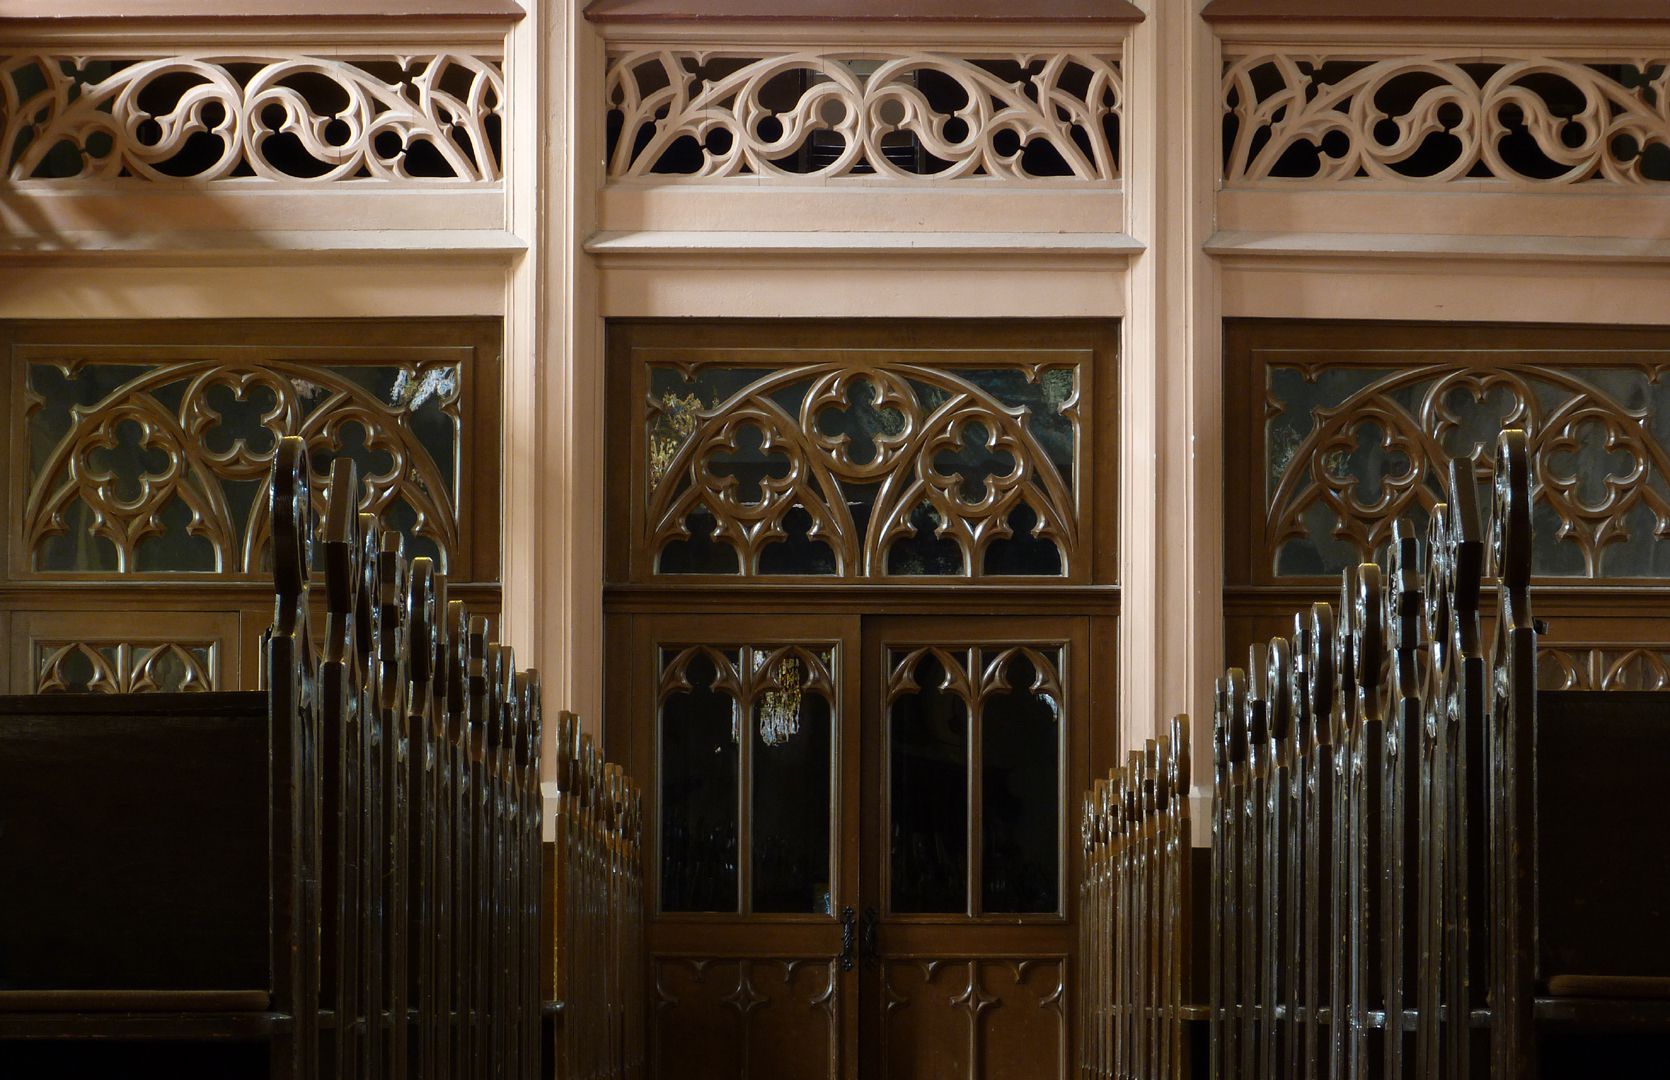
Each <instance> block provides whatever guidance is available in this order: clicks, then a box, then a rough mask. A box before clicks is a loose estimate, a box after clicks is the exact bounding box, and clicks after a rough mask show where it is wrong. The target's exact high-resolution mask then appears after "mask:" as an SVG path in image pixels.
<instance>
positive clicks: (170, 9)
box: [0, 0, 526, 26]
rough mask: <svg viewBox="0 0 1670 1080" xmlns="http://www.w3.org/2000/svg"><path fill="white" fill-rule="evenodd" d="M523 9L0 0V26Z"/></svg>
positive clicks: (457, 0) (472, 4) (374, 2)
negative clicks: (12, 24) (13, 24)
mask: <svg viewBox="0 0 1670 1080" xmlns="http://www.w3.org/2000/svg"><path fill="white" fill-rule="evenodd" d="M525 14H526V12H525V11H523V9H522V7H521V5H520V4H517V3H516V2H515V0H0V26H4V25H6V24H11V23H33V24H49V25H64V24H71V23H86V22H110V23H120V24H136V23H150V22H157V21H178V20H186V21H201V20H205V19H214V20H217V21H225V20H232V21H236V22H275V21H279V20H307V21H309V22H318V21H329V22H341V21H351V22H365V21H373V20H407V21H413V22H423V21H434V20H454V19H463V20H469V21H478V22H479V21H491V22H500V23H506V24H508V23H513V22H515V21H517V20H518V19H521V18H522V17H523V16H524V15H525Z"/></svg>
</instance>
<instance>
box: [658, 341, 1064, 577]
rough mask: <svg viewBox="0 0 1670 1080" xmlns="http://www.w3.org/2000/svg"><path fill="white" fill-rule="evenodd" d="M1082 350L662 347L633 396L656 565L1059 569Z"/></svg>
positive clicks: (755, 571)
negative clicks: (763, 355) (946, 352)
mask: <svg viewBox="0 0 1670 1080" xmlns="http://www.w3.org/2000/svg"><path fill="white" fill-rule="evenodd" d="M1081 375H1082V372H1081V370H1080V367H1079V365H1077V364H1076V363H1061V364H1051V363H1039V364H1027V365H1014V366H1007V367H1005V366H990V367H987V366H984V365H982V366H979V367H975V366H969V367H961V366H957V367H953V366H943V367H935V366H928V365H926V364H918V363H907V362H899V363H892V362H885V361H879V362H878V361H870V360H866V359H863V358H862V357H860V356H858V355H856V354H854V356H853V358H852V359H851V360H847V361H827V362H817V363H806V364H795V365H792V366H787V367H781V368H760V367H749V366H744V365H731V364H695V363H690V364H666V365H655V366H653V367H651V369H650V371H649V388H648V390H649V392H648V397H647V400H645V401H644V404H643V408H644V412H643V414H642V416H643V419H642V425H643V427H642V431H643V439H644V453H645V457H644V459H643V460H644V462H645V472H646V473H647V476H646V478H645V483H644V490H645V491H646V493H647V500H646V501H647V507H646V516H645V521H646V525H647V527H648V530H649V541H650V542H649V545H648V547H649V549H650V550H651V551H653V552H654V554H655V560H656V562H655V570H656V572H657V573H661V574H724V575H743V576H757V575H818V576H836V577H849V578H879V577H936V576H961V577H985V576H1040V575H1042V576H1062V575H1066V574H1068V573H1070V572H1071V568H1072V565H1073V560H1074V556H1075V552H1076V550H1077V548H1078V543H1079V513H1078V492H1077V486H1076V484H1077V474H1078V473H1079V471H1080V468H1081V464H1082V463H1081V462H1080V451H1079V443H1080V438H1079V436H1080V417H1079V389H1080V378H1081Z"/></svg>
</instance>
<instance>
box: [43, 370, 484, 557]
mask: <svg viewBox="0 0 1670 1080" xmlns="http://www.w3.org/2000/svg"><path fill="white" fill-rule="evenodd" d="M44 349H45V347H40V346H37V347H35V351H36V352H37V353H40V352H42V351H44ZM106 351H107V352H113V351H114V350H108V349H107V350H106ZM203 351H204V352H205V353H208V354H213V353H215V352H216V351H217V350H216V349H215V348H213V347H207V346H206V347H205V348H204V350H203ZM220 351H227V352H229V351H230V350H226V349H222V350H220ZM282 351H283V350H281V349H278V348H274V349H273V350H272V353H281V352H282ZM266 355H268V354H265V353H264V354H263V358H262V359H259V360H250V359H246V358H244V357H243V356H241V355H239V356H236V357H229V358H223V359H212V358H211V359H192V360H187V361H180V362H173V361H169V362H158V363H145V364H136V363H133V362H131V361H127V362H112V361H107V360H94V359H87V358H86V357H84V356H81V355H74V356H72V355H69V353H68V352H66V354H65V356H64V357H63V358H62V359H52V360H42V361H36V362H31V363H30V364H29V365H28V368H27V371H26V377H27V380H28V393H27V394H25V395H24V400H25V401H31V402H34V404H32V405H30V406H29V408H28V411H26V412H25V413H24V414H23V415H22V417H20V418H18V419H19V420H20V421H21V422H22V423H23V425H24V427H25V429H26V431H27V445H28V454H29V466H28V471H29V478H30V491H29V499H30V503H29V505H30V506H31V507H32V508H34V509H33V511H32V516H31V517H30V518H29V520H26V521H24V522H23V523H22V530H21V532H22V541H23V544H24V546H25V549H26V550H28V551H29V553H30V557H31V559H32V563H33V567H34V569H36V570H39V571H45V572H89V571H100V572H115V573H141V574H150V573H198V574H231V575H240V576H241V575H251V574H254V575H259V574H260V573H262V572H263V571H264V570H266V569H267V568H268V558H269V556H268V554H267V551H266V537H265V534H264V530H265V528H266V524H265V518H264V513H265V497H264V485H265V483H266V480H267V475H268V472H269V471H270V468H271V464H272V458H273V454H274V452H275V451H276V449H277V447H278V440H279V438H280V436H283V435H296V434H299V435H303V436H304V437H305V438H306V439H307V440H308V449H309V452H310V454H311V455H312V464H313V468H314V473H315V475H316V476H317V477H318V478H319V480H321V481H322V480H323V479H324V478H325V477H327V476H328V475H329V474H330V466H331V462H332V460H333V459H335V458H336V457H338V456H347V457H350V458H352V459H353V460H354V461H355V463H356V464H357V465H358V467H359V476H360V481H361V484H362V485H363V487H364V492H363V497H362V499H361V506H362V507H363V508H365V509H367V510H372V511H374V512H376V513H377V514H378V515H379V516H380V518H381V520H382V522H383V524H384V525H385V526H386V527H387V528H390V529H394V530H397V531H399V532H401V533H403V534H405V536H406V553H407V554H408V555H411V556H415V555H428V556H430V557H431V558H434V559H435V560H436V561H437V563H438V565H439V568H440V569H442V570H446V569H449V564H448V560H449V557H450V556H451V554H452V553H453V550H454V549H455V547H456V546H457V544H458V543H459V525H460V523H459V509H460V503H459V492H458V487H459V484H458V465H459V452H460V451H459V448H460V438H459V435H460V424H461V418H462V411H461V410H462V405H461V396H462V391H461V383H462V379H463V369H462V367H461V366H460V365H458V364H455V363H412V364H405V363H395V362H390V363H385V364H337V363H327V362H318V361H315V360H305V361H304V360H286V359H282V358H274V359H267V358H265V356H266ZM322 500H323V487H322V485H321V486H320V506H321V507H322V505H323V501H322Z"/></svg>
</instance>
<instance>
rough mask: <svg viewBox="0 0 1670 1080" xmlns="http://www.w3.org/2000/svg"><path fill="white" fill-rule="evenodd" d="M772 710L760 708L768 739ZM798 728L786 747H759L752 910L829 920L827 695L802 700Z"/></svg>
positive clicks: (760, 726)
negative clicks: (764, 711) (768, 718)
mask: <svg viewBox="0 0 1670 1080" xmlns="http://www.w3.org/2000/svg"><path fill="white" fill-rule="evenodd" d="M765 707H766V706H765V703H763V702H762V703H760V704H758V705H756V706H755V731H756V732H763V731H764V730H765V729H766V727H767V724H766V720H765V717H763V716H761V715H760V712H761V710H762V709H764V708H765ZM799 717H800V719H799V728H798V730H797V731H795V732H794V733H793V734H791V735H789V736H788V737H787V738H785V739H783V740H782V741H781V742H777V743H771V742H768V741H767V740H766V739H765V738H763V737H758V738H755V739H754V741H753V743H752V755H753V773H754V776H753V785H754V790H753V795H752V811H751V812H752V815H753V816H752V819H751V824H750V832H751V833H752V839H753V853H752V859H753V887H752V890H751V891H752V892H753V898H752V899H753V907H754V910H755V911H765V912H794V913H799V914H808V913H819V914H828V913H829V912H830V911H831V910H832V907H831V902H830V887H829V886H830V864H829V812H830V811H829V808H830V801H831V799H832V798H833V797H834V796H833V794H832V793H831V791H830V761H831V758H832V754H831V738H830V731H831V724H830V719H831V717H830V709H829V702H828V700H826V699H825V698H824V696H823V695H822V694H821V693H806V694H802V695H800V709H799Z"/></svg>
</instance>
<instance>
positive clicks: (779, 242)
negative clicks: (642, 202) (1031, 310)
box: [585, 230, 1143, 266]
mask: <svg viewBox="0 0 1670 1080" xmlns="http://www.w3.org/2000/svg"><path fill="white" fill-rule="evenodd" d="M585 250H586V252H587V253H589V254H592V255H596V256H598V258H599V260H600V262H601V263H602V265H604V266H611V265H620V264H624V263H628V262H642V261H645V260H650V261H654V262H657V263H659V264H661V265H670V264H671V262H670V261H676V260H686V261H689V260H694V261H695V263H696V265H697V266H712V265H714V264H716V263H720V262H727V263H729V262H737V261H759V260H760V259H761V258H763V259H766V260H777V259H783V258H795V257H797V256H798V257H806V258H816V259H818V260H820V261H821V262H824V263H825V264H828V263H831V262H835V263H842V264H848V263H852V262H854V261H856V262H858V263H860V264H864V263H871V262H877V261H880V262H891V261H896V260H911V261H913V262H914V261H917V260H926V261H929V262H938V261H943V260H946V259H951V260H954V262H953V263H952V264H951V265H954V266H966V265H967V260H968V258H969V257H970V256H982V257H986V258H991V259H999V260H1011V259H1015V260H1022V259H1033V260H1041V261H1044V262H1046V263H1056V262H1060V261H1063V260H1075V261H1076V260H1081V259H1084V260H1092V261H1096V262H1112V263H1116V264H1122V263H1124V262H1126V261H1128V260H1130V259H1132V258H1134V257H1136V256H1137V255H1138V254H1140V253H1141V252H1142V250H1143V245H1142V244H1141V243H1139V242H1138V241H1137V240H1136V239H1134V238H1133V237H1131V236H1128V235H1126V234H1125V233H1024V232H1002V233H970V232H934V233H900V232H834V231H831V232H786V231H785V232H777V231H770V232H757V231H751V232H734V231H728V230H727V231H712V232H698V231H695V230H680V231H674V230H657V231H642V232H599V233H597V234H595V235H593V236H592V238H591V239H590V240H588V241H586V244H585Z"/></svg>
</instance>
